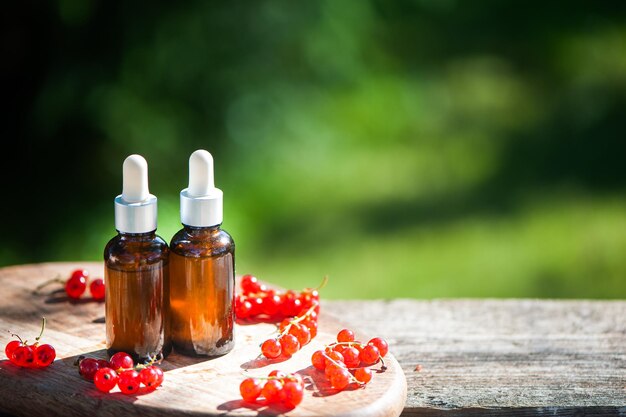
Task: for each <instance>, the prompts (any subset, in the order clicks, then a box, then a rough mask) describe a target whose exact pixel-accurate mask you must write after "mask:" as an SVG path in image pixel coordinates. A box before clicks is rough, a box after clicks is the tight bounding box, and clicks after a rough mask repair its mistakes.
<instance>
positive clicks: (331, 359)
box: [322, 351, 365, 386]
mask: <svg viewBox="0 0 626 417" xmlns="http://www.w3.org/2000/svg"><path fill="white" fill-rule="evenodd" d="M322 355H324V357H325V358H326V359H328V360H329V361H331V362H332V363H333V364H335V365H336V366H337V367H339V368H344V369H346V370H347V369H348V368H346V367H345V364H344V366H341V365H340V364H339V363H338V362H337V361H335V360H334V359H333V358H331V357H330V356H328V355H327V354H326V352H324V351H322ZM348 374H349V375H350V382H355V383H357V384H358V385H359V386H364V385H365V383H364V382H361V381H359V380H358V379H356V378H355V377H354V375H352V374H351V373H350V372H348Z"/></svg>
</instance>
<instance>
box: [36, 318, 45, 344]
mask: <svg viewBox="0 0 626 417" xmlns="http://www.w3.org/2000/svg"><path fill="white" fill-rule="evenodd" d="M45 329H46V318H45V317H42V318H41V331H40V332H39V336H37V337H36V338H35V341H36V342H39V339H41V336H43V331H44V330H45Z"/></svg>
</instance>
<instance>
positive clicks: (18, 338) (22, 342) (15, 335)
mask: <svg viewBox="0 0 626 417" xmlns="http://www.w3.org/2000/svg"><path fill="white" fill-rule="evenodd" d="M7 331H8V332H9V334H11V336H13V337H17V340H19V341H20V343H21V344H23V345H25V344H26V342H24V341H23V340H22V338H21V337H20V335H18V334H15V333H11V330H7Z"/></svg>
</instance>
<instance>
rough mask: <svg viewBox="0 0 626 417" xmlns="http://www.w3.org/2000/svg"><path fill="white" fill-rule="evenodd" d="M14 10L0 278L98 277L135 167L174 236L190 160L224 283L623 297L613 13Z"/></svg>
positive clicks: (406, 4)
mask: <svg viewBox="0 0 626 417" xmlns="http://www.w3.org/2000/svg"><path fill="white" fill-rule="evenodd" d="M16 3H18V4H14V5H11V6H8V7H9V10H8V11H6V13H4V14H3V16H2V18H1V19H2V21H1V23H2V24H1V27H2V29H0V30H1V31H2V39H3V42H2V57H3V58H2V68H1V74H2V86H3V91H4V94H3V96H4V100H3V101H4V107H5V109H4V111H3V112H2V116H1V117H2V119H1V123H0V125H1V129H2V132H1V133H2V137H3V139H4V140H3V143H4V149H3V150H2V152H1V153H2V157H3V159H4V161H3V162H4V163H3V166H4V168H5V170H4V175H3V180H2V181H3V188H4V196H3V198H2V199H3V204H2V205H1V206H2V213H1V216H2V217H1V218H2V227H1V228H0V233H1V236H2V240H1V242H2V244H1V247H0V265H11V264H18V263H27V262H40V261H68V260H100V259H101V257H102V251H103V248H104V245H105V244H106V242H107V241H108V239H110V238H111V237H112V236H113V235H114V234H115V230H114V223H113V198H114V197H115V196H116V195H117V194H119V193H120V192H121V166H122V161H123V160H124V158H125V157H126V156H127V155H129V154H131V153H139V154H141V155H143V156H145V157H146V159H147V160H148V164H149V169H150V187H151V191H152V192H153V193H154V194H156V195H157V196H158V197H159V234H160V235H161V236H163V237H164V238H165V239H166V240H168V241H169V239H170V238H171V236H172V235H173V234H174V233H175V232H176V231H177V230H178V229H179V228H180V223H179V217H178V193H179V191H180V190H181V189H182V188H184V187H186V182H187V159H188V157H189V154H190V153H191V152H193V151H194V150H196V149H198V148H204V149H207V150H209V151H210V152H211V153H212V154H213V156H214V158H215V167H216V174H215V175H216V183H217V186H218V187H220V188H221V189H222V190H223V191H224V193H225V221H224V225H223V226H224V228H225V229H226V230H228V231H229V232H230V233H231V234H232V235H233V237H234V239H235V241H236V243H237V272H238V273H254V274H256V275H257V276H259V277H260V278H261V279H265V280H268V281H271V282H275V283H277V284H280V285H283V286H287V287H292V288H302V287H307V286H315V285H317V283H318V282H319V281H320V280H321V278H322V277H323V276H324V275H326V274H328V275H329V276H330V279H331V280H330V284H329V285H328V286H327V288H326V289H325V290H324V295H325V296H326V297H330V298H357V297H358V298H380V297H384V298H390V297H421V298H430V297H559V298H560V297H584V298H624V297H626V194H625V192H624V191H625V189H626V164H625V163H624V161H625V157H626V143H625V139H626V135H625V127H626V3H625V2H623V1H602V2H589V1H553V2H543V1H541V2H539V1H523V2H522V1H507V2H503V1H496V0H490V1H472V2H470V1H463V2H462V1H454V0H402V1H396V0H376V1H373V0H354V1H352V0H328V1H312V2H311V1H309V2H299V1H288V0H285V1H260V2H222V3H220V4H216V2H207V1H187V2H169V1H150V2H147V1H135V2H124V1H121V0H108V1H103V0H102V1H95V0H59V1H56V2H54V1H53V2H48V3H46V2H38V1H24V2H16ZM16 162H17V165H18V167H16V168H11V167H12V166H14V165H15V163H16Z"/></svg>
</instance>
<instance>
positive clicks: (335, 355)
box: [326, 350, 344, 366]
mask: <svg viewBox="0 0 626 417" xmlns="http://www.w3.org/2000/svg"><path fill="white" fill-rule="evenodd" d="M326 356H327V357H328V358H326V366H328V365H329V364H333V362H334V364H335V365H339V366H341V365H343V364H344V362H343V355H342V354H341V353H339V352H337V351H336V350H333V351H331V352H329V353H327V354H326Z"/></svg>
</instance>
